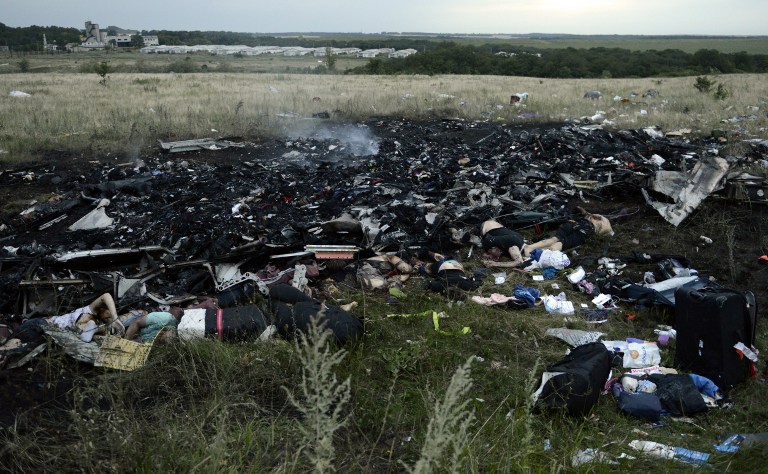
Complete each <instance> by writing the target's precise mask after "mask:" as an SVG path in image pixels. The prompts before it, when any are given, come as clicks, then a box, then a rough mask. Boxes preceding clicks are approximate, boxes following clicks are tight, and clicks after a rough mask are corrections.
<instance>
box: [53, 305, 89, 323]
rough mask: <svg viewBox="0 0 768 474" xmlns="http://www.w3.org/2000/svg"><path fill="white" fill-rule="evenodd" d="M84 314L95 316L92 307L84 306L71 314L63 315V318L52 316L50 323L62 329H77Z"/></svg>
mask: <svg viewBox="0 0 768 474" xmlns="http://www.w3.org/2000/svg"><path fill="white" fill-rule="evenodd" d="M83 314H93V312H91V307H90V306H83V307H82V308H77V309H76V310H74V311H72V312H71V313H67V314H62V315H61V316H52V317H51V318H50V319H49V320H48V322H50V323H51V324H53V325H54V326H56V327H57V328H61V329H77V326H76V323H77V320H78V319H80V316H82V315H83Z"/></svg>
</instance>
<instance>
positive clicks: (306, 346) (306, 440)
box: [285, 319, 350, 472]
mask: <svg viewBox="0 0 768 474" xmlns="http://www.w3.org/2000/svg"><path fill="white" fill-rule="evenodd" d="M331 337H332V333H331V332H330V331H329V330H326V329H325V327H324V326H322V325H318V324H317V320H316V319H314V320H313V321H312V323H311V325H310V328H309V330H308V331H307V332H306V333H301V335H300V337H299V338H298V339H297V340H296V349H297V353H298V357H299V360H300V361H301V364H302V366H303V369H302V375H301V383H300V384H299V387H298V392H299V393H298V395H294V394H293V393H292V392H291V391H290V390H288V389H285V391H286V392H287V394H288V400H289V401H290V402H291V404H293V406H294V407H296V409H297V410H298V411H299V412H300V413H301V414H302V415H303V421H302V423H301V424H300V425H299V430H300V431H301V434H302V444H301V447H300V449H299V452H301V453H303V454H304V455H305V456H306V458H307V460H308V461H309V463H310V465H311V466H312V467H313V469H314V471H315V472H330V471H333V470H334V466H333V461H334V457H335V451H334V447H333V434H334V433H335V432H336V430H338V429H339V428H341V427H342V426H344V424H345V423H346V421H347V419H346V418H345V417H344V414H343V412H344V408H345V406H346V404H347V402H349V398H350V379H349V378H347V379H346V380H344V381H343V382H339V380H338V379H337V377H336V374H335V373H334V369H335V368H336V366H337V365H339V363H341V361H342V360H343V359H344V357H345V356H346V354H347V352H346V351H345V350H343V349H341V350H334V348H333V347H332V344H331Z"/></svg>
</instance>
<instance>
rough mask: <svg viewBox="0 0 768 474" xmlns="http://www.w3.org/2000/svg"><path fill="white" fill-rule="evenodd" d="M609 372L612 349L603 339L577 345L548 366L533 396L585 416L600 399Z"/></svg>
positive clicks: (574, 413) (558, 407)
mask: <svg viewBox="0 0 768 474" xmlns="http://www.w3.org/2000/svg"><path fill="white" fill-rule="evenodd" d="M610 373H611V352H610V351H608V349H606V348H605V345H604V344H603V343H602V342H591V343H589V344H584V345H581V346H578V347H576V348H575V349H573V350H572V351H571V352H570V354H568V355H567V356H565V358H564V359H562V360H560V361H559V362H557V363H555V364H552V365H549V366H547V372H546V373H545V374H544V376H543V377H542V385H541V386H540V387H539V389H538V390H537V391H536V393H535V394H534V399H536V400H537V401H541V402H542V403H544V404H545V405H546V406H548V407H550V408H557V409H561V408H564V409H565V410H566V412H567V413H568V414H569V415H572V416H584V415H586V414H588V413H589V411H590V410H591V409H592V407H593V406H594V405H595V403H597V399H598V397H600V392H601V391H602V390H603V387H604V386H605V383H606V382H607V381H608V376H609V375H610ZM548 374H557V375H554V376H552V377H548Z"/></svg>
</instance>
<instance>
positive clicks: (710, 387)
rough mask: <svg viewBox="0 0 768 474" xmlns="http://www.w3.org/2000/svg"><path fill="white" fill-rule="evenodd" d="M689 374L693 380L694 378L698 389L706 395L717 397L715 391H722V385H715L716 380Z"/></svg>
mask: <svg viewBox="0 0 768 474" xmlns="http://www.w3.org/2000/svg"><path fill="white" fill-rule="evenodd" d="M688 375H689V376H690V377H691V380H693V383H694V385H696V389H698V391H699V392H701V393H703V394H704V395H706V396H708V397H712V398H715V393H716V392H718V391H720V387H718V386H717V385H715V382H713V381H711V380H709V379H708V378H706V377H702V376H701V375H697V374H688Z"/></svg>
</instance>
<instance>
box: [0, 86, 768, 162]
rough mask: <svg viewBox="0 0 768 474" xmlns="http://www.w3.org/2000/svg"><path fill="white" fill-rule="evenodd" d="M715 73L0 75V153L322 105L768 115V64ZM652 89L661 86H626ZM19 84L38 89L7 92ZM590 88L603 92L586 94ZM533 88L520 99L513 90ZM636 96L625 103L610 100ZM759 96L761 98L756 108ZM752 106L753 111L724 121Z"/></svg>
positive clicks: (232, 125) (475, 115) (501, 112)
mask: <svg viewBox="0 0 768 474" xmlns="http://www.w3.org/2000/svg"><path fill="white" fill-rule="evenodd" d="M712 79H714V80H716V81H718V82H719V83H722V84H723V85H724V86H725V87H726V89H727V90H728V91H729V92H730V93H731V96H730V97H728V98H727V99H726V100H717V99H715V98H714V97H713V96H712V94H711V93H710V94H704V93H701V92H699V91H697V90H696V89H695V88H694V87H693V83H694V80H695V78H668V79H651V78H648V79H599V80H593V79H584V80H573V79H568V80H557V79H536V78H525V77H502V76H394V77H392V76H347V75H338V76H336V75H290V74H238V73H208V74H112V75H111V76H110V78H109V80H108V82H107V86H106V87H104V86H100V85H99V83H98V81H99V77H98V76H97V75H96V74H90V75H89V74H56V73H51V74H4V75H0V93H1V94H2V95H0V150H3V153H2V154H0V160H3V161H16V160H19V159H25V158H29V157H33V156H34V155H35V154H36V152H37V151H40V150H44V149H51V148H56V149H68V150H73V151H80V150H86V151H90V152H92V153H100V152H127V153H132V152H133V153H135V152H137V150H139V149H141V147H142V146H145V145H148V144H153V143H154V142H155V140H157V139H163V140H181V139H192V138H202V137H211V136H214V137H215V136H239V137H243V138H244V139H256V138H259V137H264V136H270V135H274V134H280V133H281V131H282V129H283V128H286V127H292V126H293V123H294V122H295V121H296V120H306V119H307V118H311V117H312V114H315V113H318V112H328V113H330V115H331V117H332V119H334V120H339V121H354V120H363V119H368V118H371V117H380V116H381V117H393V118H410V119H429V118H445V117H458V118H463V119H466V120H498V121H502V122H505V123H520V122H553V121H557V122H559V121H563V120H569V119H575V120H579V119H580V118H582V117H591V116H594V115H595V114H596V113H597V112H598V111H600V112H604V116H605V118H608V119H609V120H611V121H612V122H613V125H611V127H615V128H636V127H646V126H659V127H661V128H662V129H665V130H669V129H676V128H691V129H692V130H693V131H694V133H695V132H697V131H698V132H699V133H704V134H708V133H710V131H711V130H712V129H713V128H721V127H726V128H729V129H732V128H739V129H743V130H744V131H746V132H748V133H752V134H759V133H761V132H762V131H764V130H765V127H766V122H767V119H766V109H768V81H766V76H765V75H729V76H718V77H713V78H712ZM648 89H656V90H658V91H659V95H658V96H656V97H642V96H641V95H638V96H637V97H633V98H630V94H631V93H632V92H636V93H638V94H642V93H643V92H645V91H647V90H648ZM13 90H20V91H23V92H27V93H29V94H31V96H30V97H25V98H18V97H10V96H9V95H8V93H9V92H10V91H13ZM586 90H600V91H601V92H602V93H603V98H602V99H600V100H589V99H585V98H584V97H583V95H584V92H585V91H586ZM518 92H528V93H529V99H528V102H527V103H526V104H524V105H523V106H512V105H510V104H509V97H510V95H511V94H513V93H518ZM615 96H620V97H622V98H628V99H630V100H629V103H621V102H616V101H614V100H613V98H614V97H615ZM752 107H757V108H758V109H757V110H755V109H753V108H752ZM751 114H754V115H756V116H757V117H758V119H757V120H747V121H744V122H742V123H738V124H724V123H721V121H722V120H724V119H729V118H732V117H735V116H748V115H751Z"/></svg>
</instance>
